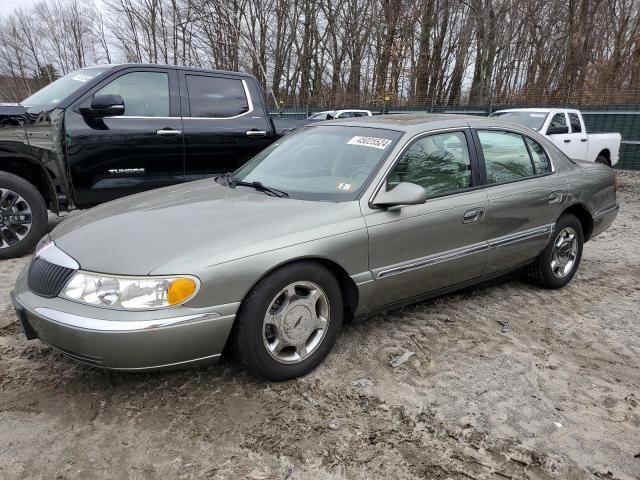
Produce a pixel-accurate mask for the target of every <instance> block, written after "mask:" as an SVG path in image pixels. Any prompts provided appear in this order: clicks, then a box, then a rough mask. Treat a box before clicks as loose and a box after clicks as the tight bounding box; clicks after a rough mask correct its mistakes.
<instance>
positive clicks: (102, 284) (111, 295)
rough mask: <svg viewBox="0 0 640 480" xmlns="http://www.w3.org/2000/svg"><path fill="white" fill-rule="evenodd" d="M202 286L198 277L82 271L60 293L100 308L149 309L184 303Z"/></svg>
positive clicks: (65, 296) (64, 296) (67, 297)
mask: <svg viewBox="0 0 640 480" xmlns="http://www.w3.org/2000/svg"><path fill="white" fill-rule="evenodd" d="M198 288H199V281H198V279H197V278H195V277H186V276H175V277H124V276H123V277H113V276H110V275H101V274H99V273H89V272H82V271H78V272H77V273H76V274H75V275H74V276H73V278H72V279H71V281H70V282H69V283H68V284H67V286H66V287H65V289H64V290H63V292H62V293H61V294H60V296H61V297H63V298H66V299H68V300H73V301H76V302H80V303H86V304H87V305H95V306H97V307H107V308H115V309H122V310H149V309H153V308H164V307H171V306H174V305H180V304H182V303H184V302H186V301H188V300H189V299H191V298H193V296H194V295H195V294H196V293H197V291H198Z"/></svg>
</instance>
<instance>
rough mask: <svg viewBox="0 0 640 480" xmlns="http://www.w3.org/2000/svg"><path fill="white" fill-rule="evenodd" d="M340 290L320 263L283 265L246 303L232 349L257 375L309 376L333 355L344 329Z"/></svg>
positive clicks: (241, 310)
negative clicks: (332, 351) (339, 333)
mask: <svg viewBox="0 0 640 480" xmlns="http://www.w3.org/2000/svg"><path fill="white" fill-rule="evenodd" d="M342 302H343V301H342V292H341V291H340V286H339V284H338V282H337V280H336V279H335V277H334V276H333V275H332V274H331V272H330V271H329V270H327V269H326V268H325V267H323V266H322V265H320V264H318V263H314V262H303V263H296V264H292V265H288V266H285V267H283V268H281V269H279V270H276V271H275V272H273V273H272V274H270V275H268V276H267V277H265V278H264V279H262V280H261V281H260V282H259V283H258V284H257V285H256V286H255V287H254V288H253V290H252V291H251V292H250V293H249V295H248V296H247V298H246V299H245V300H244V302H243V304H242V306H241V307H240V311H239V313H238V318H237V323H236V327H235V332H234V338H233V340H234V350H235V354H236V356H237V357H238V358H239V360H240V361H241V363H242V364H243V365H244V366H245V367H246V368H248V369H249V370H250V371H251V372H252V373H254V374H255V375H256V376H258V377H261V378H265V379H268V380H275V381H281V380H288V379H291V378H296V377H300V376H302V375H306V374H307V373H309V372H311V371H312V370H313V369H314V368H316V367H317V366H318V365H319V364H320V363H321V362H322V361H323V360H324V358H325V357H326V356H327V355H328V354H329V352H330V351H331V348H332V347H333V345H334V344H335V341H336V338H337V336H338V332H339V331H340V327H341V326H342V318H343V303H342Z"/></svg>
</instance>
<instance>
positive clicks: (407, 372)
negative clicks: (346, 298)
mask: <svg viewBox="0 0 640 480" xmlns="http://www.w3.org/2000/svg"><path fill="white" fill-rule="evenodd" d="M620 180H621V191H620V203H621V209H620V214H619V216H618V219H617V220H616V222H615V224H614V226H613V227H612V228H611V229H609V230H608V231H607V232H605V233H604V234H603V235H601V236H599V237H598V238H596V239H595V240H593V241H592V242H589V243H588V244H587V245H586V247H585V251H584V257H583V260H582V265H581V267H580V270H579V272H578V275H577V276H576V278H575V279H574V281H573V282H572V283H571V284H570V286H568V287H567V288H565V289H563V290H560V291H544V290H540V289H537V288H533V287H531V286H529V285H527V284H524V283H521V282H520V281H518V280H517V279H515V278H509V279H503V280H501V281H498V282H493V283H491V284H488V285H483V286H481V287H477V288H472V289H467V290H464V291H462V292H460V293H457V294H453V295H448V296H446V297H443V298H439V299H436V300H432V301H428V302H424V303H421V304H418V305H415V306H412V307H408V308H404V309H401V310H396V311H393V312H390V313H388V314H385V315H378V316H375V317H373V318H368V319H363V320H356V321H354V322H352V323H350V324H349V325H347V326H346V327H345V328H344V330H343V332H342V334H341V336H340V339H339V341H338V344H337V345H336V348H335V350H334V352H333V353H332V354H331V355H330V356H329V358H328V359H327V361H326V362H325V363H324V364H323V365H322V366H321V367H320V368H319V369H317V370H316V371H315V372H313V373H312V374H311V375H309V376H307V377H305V378H302V379H299V380H296V381H291V382H287V383H281V384H268V383H263V382H260V381H257V380H255V379H254V378H253V377H251V376H250V375H248V374H247V373H245V372H244V371H241V370H239V369H238V368H237V367H235V366H234V365H231V364H229V363H226V362H224V361H223V362H222V363H220V364H218V365H216V366H213V367H210V368H207V369H197V370H195V369H192V370H186V371H179V372H169V373H155V374H122V373H109V372H104V371H100V370H96V369H93V368H89V367H84V366H81V365H79V364H76V363H74V362H73V361H71V360H67V359H65V358H64V357H62V356H60V355H59V354H57V353H55V352H54V351H52V350H51V349H50V348H48V347H46V346H44V345H43V344H41V343H40V342H38V341H34V342H26V341H25V340H24V339H23V337H22V335H21V332H20V331H19V328H18V326H17V325H16V324H15V323H12V324H10V325H9V326H5V327H4V328H2V329H0V478H2V479H14V478H15V479H24V478H34V479H36V478H37V479H40V478H42V479H53V478H55V479H72V478H73V479H75V478H78V479H93V478H97V479H101V478H104V479H115V478H118V479H119V478H131V479H150V478H165V479H179V478H207V479H208V478H233V479H235V478H238V479H241V478H250V479H254V480H255V479H267V478H269V479H291V480H293V479H370V478H389V479H412V478H425V479H452V480H453V479H512V478H513V479H519V478H530V479H548V478H556V479H569V480H573V479H601V478H602V479H638V478H640V407H639V403H640V240H639V239H640V174H631V173H622V174H620ZM28 260H29V259H28V258H22V259H17V260H6V261H3V262H0V325H2V324H3V322H4V323H5V324H6V323H9V322H13V321H14V320H15V316H14V313H13V311H12V308H11V306H10V300H9V291H10V290H11V288H12V285H13V281H14V278H15V277H16V275H17V274H18V271H19V270H20V269H21V268H23V267H24V265H25V264H26V263H27V262H28ZM500 322H503V324H504V325H506V326H503V324H501V323H500ZM405 351H412V352H415V355H413V356H412V357H411V358H410V359H409V360H408V361H407V362H406V363H404V364H402V365H401V366H399V367H397V368H392V367H391V366H390V365H389V361H390V359H391V358H393V357H394V356H396V355H399V354H401V353H403V352H405Z"/></svg>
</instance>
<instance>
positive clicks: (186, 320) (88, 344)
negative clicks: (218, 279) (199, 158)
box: [12, 272, 239, 371]
mask: <svg viewBox="0 0 640 480" xmlns="http://www.w3.org/2000/svg"><path fill="white" fill-rule="evenodd" d="M12 298H13V302H14V306H15V308H16V313H17V315H18V319H19V321H20V323H21V324H22V328H23V330H24V332H25V335H26V337H27V338H28V339H33V338H38V339H40V340H41V341H43V342H44V343H47V344H49V345H50V346H52V347H54V348H55V349H56V350H58V351H60V352H61V353H63V354H65V355H66V356H68V357H71V358H73V359H75V360H77V361H80V362H83V363H86V364H89V365H93V366H96V367H100V368H107V369H113V370H127V371H148V370H162V369H169V368H179V367H185V366H196V365H206V364H209V363H213V362H215V361H216V360H217V359H218V358H219V357H220V355H221V354H222V350H223V349H224V346H225V344H226V341H227V337H228V336H229V333H230V332H231V327H232V326H233V321H234V319H235V314H236V312H237V309H238V307H239V304H238V303H231V304H226V305H218V306H216V307H210V308H189V307H186V306H180V307H176V308H169V309H161V310H150V311H141V312H130V311H120V310H109V309H104V308H98V307H91V306H89V305H82V304H79V303H76V302H72V301H69V300H65V299H62V298H43V297H40V296H38V295H36V294H34V293H33V292H31V291H30V290H29V288H28V287H27V281H26V272H23V273H22V275H20V277H19V278H18V281H17V282H16V288H15V290H14V292H12Z"/></svg>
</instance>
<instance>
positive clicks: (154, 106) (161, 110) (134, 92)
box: [95, 72, 169, 117]
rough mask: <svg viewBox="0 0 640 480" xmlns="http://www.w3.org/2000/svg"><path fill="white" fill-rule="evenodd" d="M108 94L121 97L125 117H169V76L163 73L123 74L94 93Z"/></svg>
mask: <svg viewBox="0 0 640 480" xmlns="http://www.w3.org/2000/svg"><path fill="white" fill-rule="evenodd" d="M109 94H111V95H120V96H121V97H122V99H123V100H124V108H125V110H124V115H126V116H129V117H168V116H169V75H167V74H166V73H164V72H131V73H125V74H124V75H122V76H120V77H118V78H116V79H115V80H113V81H112V82H110V83H109V84H107V85H106V86H104V87H102V88H101V89H100V90H98V91H97V92H96V93H95V95H109Z"/></svg>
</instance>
